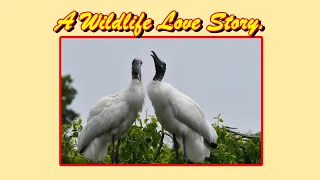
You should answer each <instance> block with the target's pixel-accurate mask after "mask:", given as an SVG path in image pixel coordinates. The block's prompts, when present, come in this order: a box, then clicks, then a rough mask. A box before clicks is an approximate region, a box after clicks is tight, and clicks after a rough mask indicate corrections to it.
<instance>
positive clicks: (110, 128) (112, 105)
mask: <svg viewBox="0 0 320 180" xmlns="http://www.w3.org/2000/svg"><path fill="white" fill-rule="evenodd" d="M141 65H142V61H140V60H133V62H132V81H131V83H130V85H129V87H127V88H126V89H123V90H121V91H120V92H118V93H116V94H113V95H109V96H106V97H103V98H102V99H100V100H99V101H98V102H97V104H96V105H95V106H94V107H93V108H92V109H91V111H90V113H89V116H88V119H87V124H86V126H85V127H84V129H83V130H82V131H81V133H80V135H79V137H78V147H77V148H78V151H80V152H81V153H83V154H84V156H85V157H86V158H87V159H90V160H93V161H103V160H104V158H105V156H106V155H107V153H108V147H109V145H110V143H112V147H113V148H112V153H111V160H112V161H114V160H116V161H117V160H118V158H117V155H116V158H115V159H114V142H115V141H116V140H118V146H117V154H118V151H119V145H120V139H121V137H122V136H124V135H125V134H126V133H127V132H128V131H129V128H130V126H131V125H132V124H133V123H134V121H135V119H136V116H137V114H138V113H139V112H141V110H142V107H143V105H144V97H145V92H144V89H143V86H142V83H141Z"/></svg>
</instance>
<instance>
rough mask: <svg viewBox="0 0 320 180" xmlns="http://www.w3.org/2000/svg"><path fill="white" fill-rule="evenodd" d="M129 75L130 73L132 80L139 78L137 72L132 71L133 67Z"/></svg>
mask: <svg viewBox="0 0 320 180" xmlns="http://www.w3.org/2000/svg"><path fill="white" fill-rule="evenodd" d="M131 75H132V80H135V79H136V80H140V77H139V74H138V73H137V72H136V71H134V70H133V69H132V71H131Z"/></svg>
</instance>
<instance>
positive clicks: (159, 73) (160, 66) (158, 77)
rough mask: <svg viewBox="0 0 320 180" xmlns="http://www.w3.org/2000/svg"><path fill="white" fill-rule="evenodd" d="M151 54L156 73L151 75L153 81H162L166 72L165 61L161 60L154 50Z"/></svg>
mask: <svg viewBox="0 0 320 180" xmlns="http://www.w3.org/2000/svg"><path fill="white" fill-rule="evenodd" d="M151 53H152V54H151V56H152V58H153V61H154V66H155V68H156V74H155V76H154V77H153V80H154V81H162V79H163V77H164V74H165V73H166V66H167V65H166V63H165V62H163V61H161V59H160V58H159V57H158V56H157V54H156V53H155V52H154V51H151Z"/></svg>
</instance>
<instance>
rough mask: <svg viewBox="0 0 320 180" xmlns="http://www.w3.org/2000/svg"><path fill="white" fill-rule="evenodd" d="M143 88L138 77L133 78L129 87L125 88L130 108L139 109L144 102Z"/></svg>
mask: <svg viewBox="0 0 320 180" xmlns="http://www.w3.org/2000/svg"><path fill="white" fill-rule="evenodd" d="M144 96H145V95H144V89H143V86H142V83H141V81H140V80H138V79H133V80H132V81H131V83H130V86H129V88H128V89H127V90H126V101H127V102H128V103H129V104H130V105H132V107H131V108H137V110H138V111H141V109H142V106H143V104H144Z"/></svg>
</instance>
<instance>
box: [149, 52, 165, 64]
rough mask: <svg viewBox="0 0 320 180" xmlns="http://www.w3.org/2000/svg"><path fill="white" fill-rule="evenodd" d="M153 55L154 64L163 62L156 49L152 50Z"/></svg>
mask: <svg viewBox="0 0 320 180" xmlns="http://www.w3.org/2000/svg"><path fill="white" fill-rule="evenodd" d="M151 53H152V54H151V56H152V58H153V60H154V64H155V65H156V66H157V65H161V64H162V61H161V60H160V58H159V57H158V56H157V54H156V53H155V52H154V51H151Z"/></svg>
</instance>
